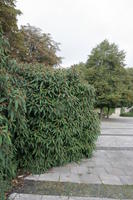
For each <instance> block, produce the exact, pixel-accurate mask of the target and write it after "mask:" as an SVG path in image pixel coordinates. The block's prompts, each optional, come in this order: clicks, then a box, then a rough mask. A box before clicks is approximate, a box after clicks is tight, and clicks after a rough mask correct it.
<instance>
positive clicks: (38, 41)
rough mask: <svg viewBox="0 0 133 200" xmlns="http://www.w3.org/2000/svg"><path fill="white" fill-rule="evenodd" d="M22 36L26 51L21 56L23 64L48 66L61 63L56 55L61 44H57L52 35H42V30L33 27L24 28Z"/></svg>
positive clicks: (22, 28)
mask: <svg viewBox="0 0 133 200" xmlns="http://www.w3.org/2000/svg"><path fill="white" fill-rule="evenodd" d="M20 31H21V34H22V35H23V40H24V51H23V52H20V54H19V56H20V59H21V61H23V62H28V63H31V62H38V63H44V64H45V65H48V66H56V65H59V64H60V63H61V58H60V57H58V56H57V55H56V52H57V51H59V50H60V49H59V43H57V42H55V41H54V40H53V39H52V38H51V35H50V34H46V33H42V31H41V29H39V28H36V27H34V26H31V25H29V24H28V25H27V26H22V27H21V30H20Z"/></svg>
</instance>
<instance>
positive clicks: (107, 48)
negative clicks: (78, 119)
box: [85, 40, 133, 109]
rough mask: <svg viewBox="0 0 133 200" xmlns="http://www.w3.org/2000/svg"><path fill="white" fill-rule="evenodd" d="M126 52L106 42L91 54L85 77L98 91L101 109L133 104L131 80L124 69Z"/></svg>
mask: <svg viewBox="0 0 133 200" xmlns="http://www.w3.org/2000/svg"><path fill="white" fill-rule="evenodd" d="M124 60H125V53H124V51H119V49H118V46H117V45H116V44H114V43H113V44H110V43H109V42H108V41H107V40H104V41H103V42H101V43H100V44H99V45H97V46H96V47H95V48H94V49H93V50H92V52H91V54H90V55H89V57H88V60H87V63H86V69H87V71H86V72H85V74H86V75H85V77H86V80H87V81H88V83H89V84H92V85H93V86H94V87H95V89H96V96H97V104H96V106H97V107H99V108H101V109H102V108H103V107H108V108H111V107H112V108H115V107H121V106H128V105H130V104H131V103H132V102H133V92H132V90H131V88H130V87H129V85H130V79H129V76H128V75H127V71H126V69H125V68H124V66H125V63H124Z"/></svg>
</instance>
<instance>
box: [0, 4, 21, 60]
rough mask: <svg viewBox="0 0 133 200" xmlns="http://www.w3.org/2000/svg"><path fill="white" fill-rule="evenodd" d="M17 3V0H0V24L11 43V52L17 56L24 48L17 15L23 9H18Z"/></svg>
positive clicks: (13, 55)
mask: <svg viewBox="0 0 133 200" xmlns="http://www.w3.org/2000/svg"><path fill="white" fill-rule="evenodd" d="M15 3H16V1H15V0H0V26H1V28H2V30H3V34H4V36H5V37H6V38H7V39H8V41H9V43H10V47H11V49H10V50H11V51H10V54H11V56H12V57H15V58H16V56H17V54H18V51H21V49H22V48H23V41H22V35H21V33H20V31H19V29H18V26H17V16H18V15H20V14H21V11H20V10H18V9H16V6H15Z"/></svg>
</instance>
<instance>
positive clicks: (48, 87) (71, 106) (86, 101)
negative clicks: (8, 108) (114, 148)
mask: <svg viewBox="0 0 133 200" xmlns="http://www.w3.org/2000/svg"><path fill="white" fill-rule="evenodd" d="M11 72H12V74H17V77H18V84H17V86H18V85H20V86H19V87H21V88H23V89H24V90H25V94H26V109H27V112H26V127H25V133H26V134H20V133H19V134H18V135H16V137H15V138H14V141H15V142H13V143H14V145H15V147H16V148H17V156H18V161H19V166H20V167H21V168H25V169H28V170H31V171H34V172H41V171H45V170H47V169H48V168H50V167H53V166H59V165H63V164H65V163H68V162H71V161H78V160H80V159H81V158H83V157H89V156H91V154H92V151H93V149H94V148H95V140H96V138H97V136H98V133H99V121H98V118H97V115H96V113H95V112H94V107H93V104H94V101H95V98H94V89H93V88H92V87H91V86H89V85H87V86H85V85H83V84H81V82H80V80H79V77H78V75H77V74H76V73H75V72H74V71H71V70H55V71H47V72H46V70H44V69H42V68H39V67H38V68H34V67H31V68H29V66H22V67H17V66H15V65H14V66H12V67H11ZM13 76H14V75H13ZM20 147H21V148H20ZM19 158H21V159H19Z"/></svg>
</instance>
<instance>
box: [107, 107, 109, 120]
mask: <svg viewBox="0 0 133 200" xmlns="http://www.w3.org/2000/svg"><path fill="white" fill-rule="evenodd" d="M109 111H110V108H109V107H108V110H107V119H109Z"/></svg>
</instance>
